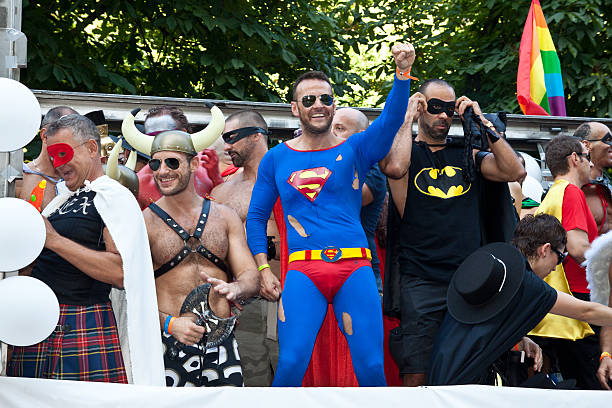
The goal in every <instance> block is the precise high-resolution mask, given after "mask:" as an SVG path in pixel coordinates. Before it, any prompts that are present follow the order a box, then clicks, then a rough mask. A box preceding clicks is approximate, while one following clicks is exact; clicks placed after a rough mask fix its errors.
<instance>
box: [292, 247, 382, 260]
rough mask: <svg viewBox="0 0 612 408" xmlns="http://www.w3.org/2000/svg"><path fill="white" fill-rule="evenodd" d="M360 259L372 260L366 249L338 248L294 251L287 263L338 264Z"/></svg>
mask: <svg viewBox="0 0 612 408" xmlns="http://www.w3.org/2000/svg"><path fill="white" fill-rule="evenodd" d="M351 258H361V259H367V260H368V261H371V260H372V252H370V250H369V249H368V248H338V247H327V248H323V249H307V250H305V251H296V252H293V253H292V254H291V255H289V263H291V262H293V261H319V260H320V261H325V262H338V261H339V260H341V259H351Z"/></svg>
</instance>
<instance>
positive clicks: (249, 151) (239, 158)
mask: <svg viewBox="0 0 612 408" xmlns="http://www.w3.org/2000/svg"><path fill="white" fill-rule="evenodd" d="M249 142H250V141H249ZM254 148H255V145H254V144H252V143H250V144H247V145H243V146H242V151H240V152H239V151H237V150H230V151H229V152H228V153H229V154H230V158H231V159H232V163H233V164H234V166H236V167H244V165H245V164H246V162H248V161H249V160H250V159H251V156H252V155H253V149H254ZM232 153H233V154H232Z"/></svg>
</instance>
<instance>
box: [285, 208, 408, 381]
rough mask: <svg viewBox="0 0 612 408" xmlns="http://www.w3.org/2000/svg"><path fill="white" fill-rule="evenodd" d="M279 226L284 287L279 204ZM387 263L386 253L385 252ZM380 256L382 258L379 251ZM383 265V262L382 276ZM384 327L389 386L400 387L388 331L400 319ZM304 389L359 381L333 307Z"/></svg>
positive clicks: (312, 360)
mask: <svg viewBox="0 0 612 408" xmlns="http://www.w3.org/2000/svg"><path fill="white" fill-rule="evenodd" d="M273 214H274V219H275V221H276V226H277V227H278V231H279V232H280V237H281V254H280V255H281V287H282V286H284V283H285V276H286V275H287V270H288V266H289V250H288V248H287V230H286V226H285V218H284V216H283V208H282V206H281V204H280V200H277V201H276V204H275V205H274V209H273ZM382 251H383V253H382V255H383V257H382V258H380V259H383V260H384V249H383V250H382ZM378 253H379V256H380V254H381V252H380V250H379V251H378ZM383 267H384V262H381V275H382V274H383ZM383 326H384V333H385V338H384V353H385V377H386V379H387V384H388V385H401V380H400V377H399V370H398V368H397V365H396V364H395V361H394V360H393V359H392V358H391V355H390V354H389V347H388V344H389V331H390V330H391V329H393V328H395V327H397V326H398V322H397V319H392V318H388V317H387V316H383ZM302 386H303V387H357V386H359V384H358V383H357V378H356V377H355V373H354V371H353V363H352V360H351V353H350V350H349V347H348V343H347V341H346V338H345V337H344V335H343V334H342V333H341V332H340V329H339V328H338V322H337V321H336V316H335V315H334V310H333V307H332V306H331V305H329V306H328V307H327V315H326V316H325V320H324V321H323V324H322V325H321V329H320V330H319V334H318V335H317V340H316V342H315V345H314V348H313V350H312V357H311V359H310V364H309V365H308V369H307V370H306V374H305V375H304V379H303V381H302Z"/></svg>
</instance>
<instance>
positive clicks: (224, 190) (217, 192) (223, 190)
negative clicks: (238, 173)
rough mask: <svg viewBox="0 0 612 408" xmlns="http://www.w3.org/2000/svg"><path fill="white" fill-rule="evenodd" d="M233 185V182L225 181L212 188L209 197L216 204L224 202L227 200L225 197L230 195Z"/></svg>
mask: <svg viewBox="0 0 612 408" xmlns="http://www.w3.org/2000/svg"><path fill="white" fill-rule="evenodd" d="M234 185H235V181H234V180H233V179H232V180H228V181H225V182H223V183H221V184H219V185H217V186H216V187H215V188H213V190H212V191H211V192H210V196H211V197H213V198H214V199H215V200H216V201H217V202H225V201H226V200H227V198H228V197H227V195H228V194H230V193H231V190H232V187H233V186H234Z"/></svg>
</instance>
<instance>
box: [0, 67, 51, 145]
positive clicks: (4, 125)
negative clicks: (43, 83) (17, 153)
mask: <svg viewBox="0 0 612 408" xmlns="http://www.w3.org/2000/svg"><path fill="white" fill-rule="evenodd" d="M0 95H1V97H0V152H11V151H13V150H18V149H21V148H22V147H24V146H25V145H27V144H28V143H30V142H31V141H32V139H34V136H36V133H37V132H38V129H39V127H40V116H41V115H40V113H41V112H40V104H39V103H38V100H37V99H36V97H35V96H34V94H33V93H32V91H30V90H29V89H28V87H27V86H25V85H23V84H21V83H19V82H17V81H14V80H12V79H8V78H0Z"/></svg>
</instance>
